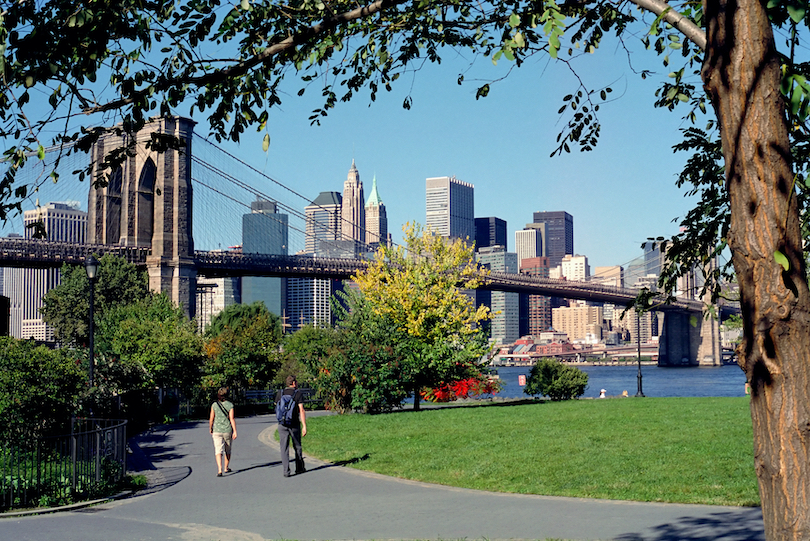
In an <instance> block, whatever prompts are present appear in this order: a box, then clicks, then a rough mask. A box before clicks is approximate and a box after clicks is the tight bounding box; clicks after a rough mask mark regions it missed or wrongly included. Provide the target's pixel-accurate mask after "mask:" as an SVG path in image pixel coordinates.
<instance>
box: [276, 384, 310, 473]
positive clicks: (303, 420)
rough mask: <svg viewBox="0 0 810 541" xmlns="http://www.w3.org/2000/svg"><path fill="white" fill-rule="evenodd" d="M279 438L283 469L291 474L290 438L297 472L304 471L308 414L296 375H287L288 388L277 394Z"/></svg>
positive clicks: (283, 471)
mask: <svg viewBox="0 0 810 541" xmlns="http://www.w3.org/2000/svg"><path fill="white" fill-rule="evenodd" d="M276 420H277V421H278V440H279V443H280V445H281V469H282V473H283V474H284V477H289V476H290V440H292V443H293V450H294V451H295V473H296V475H297V474H299V473H304V472H305V471H307V470H306V468H305V467H304V454H303V451H302V450H301V438H302V437H304V436H306V435H307V416H306V413H304V400H303V393H302V392H301V390H300V389H298V383H297V382H296V380H295V376H287V388H286V389H284V390H283V391H279V392H278V394H277V395H276Z"/></svg>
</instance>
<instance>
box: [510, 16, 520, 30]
mask: <svg viewBox="0 0 810 541" xmlns="http://www.w3.org/2000/svg"><path fill="white" fill-rule="evenodd" d="M519 25H520V16H518V14H517V13H513V14H512V15H510V16H509V26H511V27H512V28H517V27H518V26H519Z"/></svg>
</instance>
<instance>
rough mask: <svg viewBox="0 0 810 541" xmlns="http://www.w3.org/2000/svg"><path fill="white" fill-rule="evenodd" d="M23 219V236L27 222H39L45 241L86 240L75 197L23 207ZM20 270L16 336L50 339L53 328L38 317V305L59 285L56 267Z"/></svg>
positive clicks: (28, 232)
mask: <svg viewBox="0 0 810 541" xmlns="http://www.w3.org/2000/svg"><path fill="white" fill-rule="evenodd" d="M23 221H24V223H25V225H26V228H25V237H26V238H32V231H33V229H31V228H30V227H28V226H29V225H33V224H35V223H38V222H39V223H42V224H43V225H44V227H45V233H46V235H47V239H48V240H49V241H54V242H72V243H76V244H85V243H86V242H87V213H86V212H84V211H81V210H79V203H78V202H77V201H70V202H63V203H48V204H47V205H45V206H44V207H39V208H37V209H35V210H26V211H25V212H24V213H23ZM21 274H22V288H21V289H22V294H23V298H22V321H21V323H20V325H19V328H20V335H19V338H33V339H34V340H40V341H43V342H50V341H52V340H53V338H54V336H53V329H52V328H51V327H50V326H48V325H46V324H45V322H44V321H42V315H41V314H40V313H39V309H40V308H41V307H42V297H44V296H45V293H47V292H48V291H50V290H51V289H53V288H54V287H56V286H57V285H59V282H60V281H61V275H60V274H59V269H22V271H21ZM12 327H17V325H16V323H12Z"/></svg>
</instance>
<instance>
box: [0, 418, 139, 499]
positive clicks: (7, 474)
mask: <svg viewBox="0 0 810 541" xmlns="http://www.w3.org/2000/svg"><path fill="white" fill-rule="evenodd" d="M126 424H127V422H126V421H124V420H118V419H74V420H73V422H72V423H71V425H72V428H71V432H70V434H65V435H62V436H51V437H45V438H40V439H38V440H37V441H36V442H35V443H34V444H33V445H31V446H24V445H2V446H0V511H7V510H10V509H22V508H29V507H49V506H53V505H62V504H66V503H71V502H74V501H79V500H84V499H91V498H93V497H96V496H98V495H100V494H102V493H103V492H104V491H105V490H106V489H109V488H111V487H114V486H115V484H116V483H118V482H119V481H121V480H122V479H123V478H124V474H125V473H126V469H127V468H126V466H127V465H126V455H127V453H126V446H127V440H126Z"/></svg>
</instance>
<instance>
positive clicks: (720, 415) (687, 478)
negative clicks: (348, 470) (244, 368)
mask: <svg viewBox="0 0 810 541" xmlns="http://www.w3.org/2000/svg"><path fill="white" fill-rule="evenodd" d="M307 427H308V429H309V433H308V434H307V437H306V438H305V441H304V450H305V451H306V452H307V453H308V454H311V455H313V456H316V457H319V458H322V459H324V460H329V461H334V462H341V461H346V462H349V463H350V465H351V466H352V467H354V468H359V469H363V470H369V471H374V472H377V473H381V474H384V475H391V476H395V477H401V478H404V479H413V480H419V481H426V482H430V483H439V484H444V485H451V486H457V487H466V488H473V489H481V490H492V491H500V492H516V493H523V494H545V495H553V496H574V497H586V498H606V499H619V500H636V501H660V502H681V503H704V504H716V505H759V494H758V491H757V481H756V476H755V474H754V459H753V444H752V433H751V418H750V414H749V409H748V398H745V397H743V398H628V399H611V400H575V401H568V402H535V403H529V404H518V405H501V404H498V405H490V406H482V407H457V408H443V409H427V410H423V411H421V412H413V411H401V412H396V413H391V414H386V415H373V416H372V415H344V416H328V417H312V418H310V419H308V420H307Z"/></svg>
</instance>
